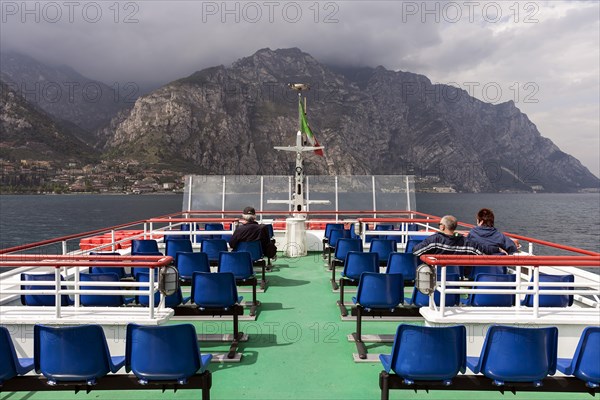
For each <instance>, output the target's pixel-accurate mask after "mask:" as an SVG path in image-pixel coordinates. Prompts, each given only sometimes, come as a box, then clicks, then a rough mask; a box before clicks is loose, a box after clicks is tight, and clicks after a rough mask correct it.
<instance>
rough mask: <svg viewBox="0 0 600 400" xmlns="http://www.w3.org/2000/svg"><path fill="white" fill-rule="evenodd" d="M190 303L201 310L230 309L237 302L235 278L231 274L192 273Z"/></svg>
mask: <svg viewBox="0 0 600 400" xmlns="http://www.w3.org/2000/svg"><path fill="white" fill-rule="evenodd" d="M192 302H193V303H195V304H197V305H198V306H199V307H201V308H217V309H220V308H223V309H225V308H230V307H232V306H233V305H235V304H236V303H237V302H238V295H237V287H236V286H235V276H234V275H233V273H231V272H216V273H207V272H194V274H193V275H192Z"/></svg>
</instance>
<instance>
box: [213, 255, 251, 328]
mask: <svg viewBox="0 0 600 400" xmlns="http://www.w3.org/2000/svg"><path fill="white" fill-rule="evenodd" d="M218 268H219V272H231V273H232V274H233V276H234V277H235V283H236V285H239V286H252V304H253V307H252V308H251V310H250V315H252V316H253V315H255V312H256V307H257V306H258V304H259V303H258V301H257V300H256V285H257V284H258V280H257V279H256V275H254V268H253V267H252V256H251V255H250V253H249V252H247V251H232V252H225V251H223V252H221V253H220V254H219V267H218Z"/></svg>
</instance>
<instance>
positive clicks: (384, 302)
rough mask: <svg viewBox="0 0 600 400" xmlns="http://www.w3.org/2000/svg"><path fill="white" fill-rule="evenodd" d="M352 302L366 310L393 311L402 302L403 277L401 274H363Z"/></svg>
mask: <svg viewBox="0 0 600 400" xmlns="http://www.w3.org/2000/svg"><path fill="white" fill-rule="evenodd" d="M352 301H353V302H354V304H356V305H360V306H361V307H362V308H363V309H367V310H370V309H386V310H391V309H394V308H396V307H398V305H400V304H402V303H403V302H404V277H403V276H402V274H380V273H377V272H363V273H362V275H361V277H360V281H359V283H358V289H357V291H356V296H355V297H352Z"/></svg>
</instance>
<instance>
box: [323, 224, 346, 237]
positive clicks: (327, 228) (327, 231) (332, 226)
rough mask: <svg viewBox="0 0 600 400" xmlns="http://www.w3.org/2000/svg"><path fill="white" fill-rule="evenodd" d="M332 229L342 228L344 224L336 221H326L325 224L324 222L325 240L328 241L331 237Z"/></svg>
mask: <svg viewBox="0 0 600 400" xmlns="http://www.w3.org/2000/svg"><path fill="white" fill-rule="evenodd" d="M333 229H342V230H343V229H344V224H338V223H331V222H328V223H327V224H325V234H324V236H325V237H326V238H327V240H328V241H329V240H330V239H331V237H330V236H331V231H332V230H333Z"/></svg>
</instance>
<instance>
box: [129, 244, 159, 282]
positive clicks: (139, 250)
mask: <svg viewBox="0 0 600 400" xmlns="http://www.w3.org/2000/svg"><path fill="white" fill-rule="evenodd" d="M131 255H132V256H162V255H163V253H161V252H160V251H159V250H158V242H157V241H156V240H154V239H134V240H132V241H131ZM138 272H148V268H144V267H131V275H132V276H133V277H135V275H136V274H137V273H138Z"/></svg>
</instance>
